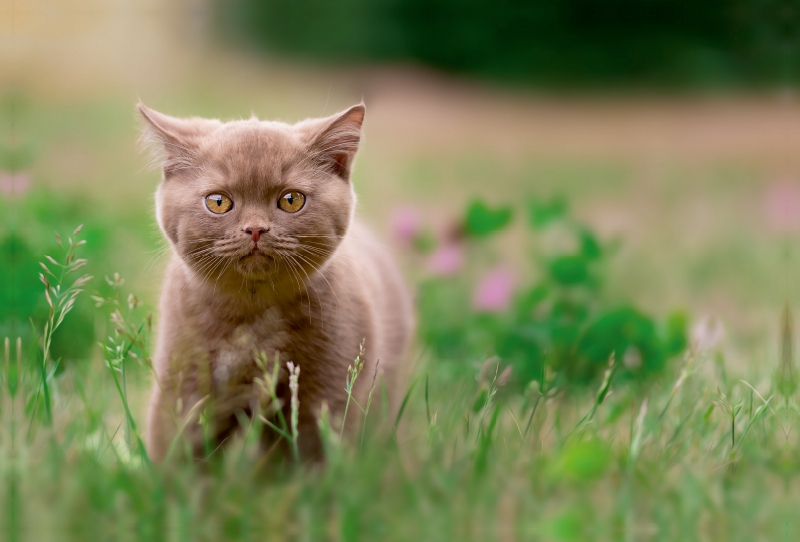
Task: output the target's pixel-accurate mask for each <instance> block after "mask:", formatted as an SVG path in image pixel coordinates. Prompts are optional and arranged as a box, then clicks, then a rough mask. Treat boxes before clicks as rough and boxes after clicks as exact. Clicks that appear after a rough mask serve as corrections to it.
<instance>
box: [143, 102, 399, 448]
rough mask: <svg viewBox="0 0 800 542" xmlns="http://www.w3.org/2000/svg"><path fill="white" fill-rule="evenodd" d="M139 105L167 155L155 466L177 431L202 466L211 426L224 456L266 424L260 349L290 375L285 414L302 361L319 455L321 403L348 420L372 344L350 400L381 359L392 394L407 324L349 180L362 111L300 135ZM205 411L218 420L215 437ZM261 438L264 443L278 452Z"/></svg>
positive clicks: (304, 395) (303, 418) (308, 427)
mask: <svg viewBox="0 0 800 542" xmlns="http://www.w3.org/2000/svg"><path fill="white" fill-rule="evenodd" d="M139 111H140V112H141V113H142V115H143V116H144V118H145V120H146V123H145V139H146V140H147V141H149V142H151V143H153V144H155V145H156V146H157V147H158V149H159V150H160V151H163V152H161V158H162V159H163V161H162V162H161V166H162V168H163V179H162V182H161V183H160V185H159V186H158V189H157V191H156V216H157V219H158V224H159V226H160V228H161V230H162V231H163V233H164V235H165V237H166V238H167V240H168V242H169V245H170V248H171V252H172V258H171V261H170V262H169V264H168V268H167V272H166V275H165V276H166V279H165V282H164V285H163V291H162V293H161V301H160V316H159V323H158V334H157V345H156V349H155V354H154V368H155V372H156V377H157V382H156V383H155V385H154V386H153V391H152V396H151V399H150V405H149V412H148V420H147V432H146V442H147V449H148V452H149V454H150V456H151V458H152V459H153V460H156V461H159V460H162V459H164V457H165V456H166V455H167V452H168V451H169V450H170V449H171V447H172V446H174V443H175V442H179V441H180V439H181V438H183V437H185V438H186V439H188V443H189V444H190V446H191V449H192V453H193V454H194V455H195V457H204V456H205V454H207V451H208V445H209V435H208V428H210V430H211V435H210V437H211V438H210V441H211V445H212V446H213V447H216V446H218V445H222V444H223V443H224V441H225V440H226V439H227V438H228V437H229V436H231V435H232V434H233V433H234V432H235V431H236V430H237V429H238V428H239V427H240V420H242V419H246V418H243V416H253V415H254V413H256V414H257V413H258V412H259V409H260V408H261V405H263V402H264V399H265V398H264V397H263V396H262V395H263V392H262V391H259V390H261V388H260V387H259V386H258V385H257V384H258V383H257V382H256V379H258V378H263V375H264V367H263V366H262V365H259V363H257V362H256V359H257V357H258V356H260V355H261V354H264V355H265V356H266V358H267V359H268V360H270V362H272V360H274V359H276V356H277V357H278V359H279V360H280V362H279V363H280V365H281V367H283V368H282V369H281V370H280V374H281V377H280V383H279V384H278V387H277V390H278V394H279V397H280V398H281V401H280V403H281V405H282V409H283V413H284V414H285V418H286V419H287V420H288V419H289V412H290V410H289V409H290V406H289V405H290V401H289V397H290V394H289V387H288V378H287V372H286V370H285V366H286V362H289V361H291V362H293V363H294V364H296V365H298V366H299V367H300V376H299V393H298V395H299V403H300V404H299V424H298V425H299V438H298V445H299V450H300V453H301V456H302V457H303V458H305V459H311V460H316V459H320V458H321V455H322V443H321V440H320V436H319V433H318V428H317V417H318V415H319V412H320V409H321V408H322V405H323V403H325V404H327V406H328V408H329V409H330V412H331V415H332V418H333V419H336V418H337V416H338V417H339V418H341V416H342V413H343V411H344V405H345V402H346V399H347V394H346V392H345V389H344V388H345V379H346V377H347V368H348V366H349V365H350V364H352V362H353V360H354V359H355V358H356V357H357V355H358V353H359V345H360V343H361V342H362V340H365V356H364V360H365V365H364V369H363V375H364V376H362V377H361V378H359V379H358V381H357V385H356V390H355V393H354V396H355V399H356V400H357V401H359V403H360V404H362V405H363V404H365V403H364V400H365V396H366V394H367V393H368V391H369V388H370V386H371V383H372V376H373V374H374V371H375V364H376V362H377V360H380V373H381V374H382V379H383V383H384V386H385V387H386V388H387V390H388V392H389V394H390V396H391V394H392V391H393V388H395V387H396V386H397V385H398V383H399V382H398V379H399V377H400V375H402V374H403V372H404V371H403V369H402V362H403V360H404V356H405V354H406V351H407V348H408V343H409V340H410V337H411V334H412V327H413V316H412V304H411V301H410V298H409V295H408V293H407V291H406V289H405V287H404V284H403V281H402V279H401V277H400V274H399V272H398V270H397V268H396V266H395V264H394V262H393V261H392V258H391V257H390V256H391V255H390V254H387V250H386V249H385V248H383V247H382V246H381V245H380V244H379V243H377V242H376V241H375V240H374V238H373V236H372V235H371V234H370V232H369V231H368V230H366V229H365V228H364V227H363V226H361V225H360V224H359V223H358V221H356V220H355V219H354V211H355V206H356V195H355V192H354V191H353V185H352V184H351V182H350V175H351V172H352V169H353V161H354V158H355V156H356V152H357V150H358V145H359V141H360V138H361V125H362V122H363V120H364V113H365V108H364V105H363V104H359V105H356V106H354V107H351V108H350V109H348V110H346V111H344V112H342V113H339V114H336V115H333V116H331V117H328V118H321V119H309V120H305V121H302V122H299V123H297V124H294V125H291V124H285V123H282V122H272V121H260V120H258V119H256V118H251V119H249V120H238V121H232V122H220V121H218V120H209V119H201V118H191V119H178V118H174V117H170V116H167V115H164V114H161V113H158V112H156V111H153V110H152V109H148V108H147V107H145V106H144V105H142V104H139ZM354 410H357V409H352V408H351V409H350V414H348V416H350V415H351V414H352V412H353V411H354ZM201 412H205V413H206V416H209V414H208V413H210V419H207V422H208V423H206V428H207V429H206V431H205V435H204V431H203V428H202V427H201V425H200V423H199V417H200V413H201ZM349 424H350V425H351V426H355V425H356V424H355V423H352V422H349ZM264 431H265V444H266V445H270V444H271V443H274V442H277V440H278V439H277V435H276V434H272V430H270V429H269V428H266V427H265V429H264ZM176 437H180V438H176ZM184 442H187V441H184Z"/></svg>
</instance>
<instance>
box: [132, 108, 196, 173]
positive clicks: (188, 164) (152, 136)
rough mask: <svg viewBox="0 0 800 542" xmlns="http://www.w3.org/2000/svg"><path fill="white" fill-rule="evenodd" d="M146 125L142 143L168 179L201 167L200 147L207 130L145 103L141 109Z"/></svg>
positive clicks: (193, 122) (193, 121) (144, 125)
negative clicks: (200, 140) (174, 174)
mask: <svg viewBox="0 0 800 542" xmlns="http://www.w3.org/2000/svg"><path fill="white" fill-rule="evenodd" d="M137 108H138V109H139V112H140V113H141V114H142V117H143V118H144V120H145V122H144V124H143V130H142V137H141V143H142V144H143V146H144V147H145V148H147V149H149V150H150V151H152V152H153V155H154V160H153V161H154V165H157V166H158V167H160V168H162V169H163V170H164V176H165V177H167V176H169V175H171V174H173V173H175V172H177V171H180V170H183V169H190V168H196V167H198V161H199V156H198V154H197V152H196V151H197V147H198V143H199V139H200V138H201V137H202V136H203V133H204V132H205V130H204V129H203V128H204V127H203V126H201V125H200V124H199V123H198V122H197V121H195V120H184V119H178V118H175V117H170V116H169V115H165V114H163V113H159V112H158V111H155V110H153V109H150V108H149V107H147V106H145V105H144V104H143V103H141V102H139V104H138V105H137Z"/></svg>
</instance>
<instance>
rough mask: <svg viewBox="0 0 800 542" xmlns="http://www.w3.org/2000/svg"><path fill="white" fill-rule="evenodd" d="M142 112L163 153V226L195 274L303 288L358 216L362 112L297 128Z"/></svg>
mask: <svg viewBox="0 0 800 542" xmlns="http://www.w3.org/2000/svg"><path fill="white" fill-rule="evenodd" d="M139 110H140V111H141V113H142V115H143V116H144V118H145V119H146V121H147V126H146V131H145V136H146V137H147V138H149V139H150V140H155V143H156V144H157V145H158V147H159V148H162V149H163V150H164V154H165V156H164V159H163V162H162V167H163V170H164V178H163V181H162V182H161V184H160V185H159V187H158V190H157V192H156V215H157V218H158V223H159V226H160V227H161V229H162V231H163V232H164V235H165V236H166V237H167V239H168V240H169V241H170V244H171V245H172V248H173V249H174V251H175V252H176V254H178V256H179V257H180V258H181V259H182V260H183V262H184V263H185V264H186V265H187V266H188V267H189V268H190V269H192V270H193V271H194V272H195V274H196V275H197V276H199V277H201V278H202V279H205V280H214V281H218V280H219V278H220V277H223V276H227V277H231V276H233V278H235V276H239V277H240V279H241V278H242V277H243V278H246V279H249V280H255V281H259V280H263V281H272V282H273V283H274V282H275V281H277V282H278V283H280V282H281V280H280V279H281V278H283V279H287V280H288V279H291V281H295V282H296V283H297V285H298V286H299V283H300V282H302V281H303V280H304V279H306V278H307V277H308V276H309V275H311V274H312V273H314V272H316V271H317V270H319V269H320V268H321V267H322V266H324V265H325V262H326V261H327V260H328V259H329V258H330V257H331V255H332V254H333V252H334V251H335V250H336V248H337V247H338V245H339V243H340V242H341V240H342V238H343V237H344V235H345V234H346V233H347V229H348V227H349V225H350V221H351V218H352V215H353V210H354V206H355V201H356V198H355V193H354V192H353V188H352V184H351V183H350V173H351V170H352V164H353V159H354V158H355V154H356V151H357V150H358V143H359V140H360V132H361V124H362V122H363V120H364V106H363V105H356V106H354V107H352V108H350V109H348V110H347V111H344V112H343V113H340V114H338V115H334V116H332V117H329V118H325V119H311V120H306V121H303V122H300V123H298V124H295V125H288V124H284V123H280V122H268V121H259V120H257V119H255V118H253V119H250V120H244V121H233V122H227V123H221V122H219V121H216V120H207V119H186V120H184V119H176V118H173V117H168V116H166V115H162V114H160V113H157V112H155V111H153V110H151V109H148V108H146V107H145V106H144V105H141V104H140V105H139ZM284 282H286V281H284Z"/></svg>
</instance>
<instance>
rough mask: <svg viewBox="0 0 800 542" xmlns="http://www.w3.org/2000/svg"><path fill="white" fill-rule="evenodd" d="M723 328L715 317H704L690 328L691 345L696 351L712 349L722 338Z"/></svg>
mask: <svg viewBox="0 0 800 542" xmlns="http://www.w3.org/2000/svg"><path fill="white" fill-rule="evenodd" d="M724 333H725V328H724V327H723V326H722V322H720V321H719V320H718V319H717V318H711V317H705V318H703V319H701V320H699V321H698V322H697V323H696V324H695V325H694V327H693V328H692V333H691V345H692V347H693V348H694V349H695V351H697V352H707V351H709V350H713V349H714V348H715V347H716V346H717V345H718V344H719V343H720V341H721V340H722V336H723V334H724Z"/></svg>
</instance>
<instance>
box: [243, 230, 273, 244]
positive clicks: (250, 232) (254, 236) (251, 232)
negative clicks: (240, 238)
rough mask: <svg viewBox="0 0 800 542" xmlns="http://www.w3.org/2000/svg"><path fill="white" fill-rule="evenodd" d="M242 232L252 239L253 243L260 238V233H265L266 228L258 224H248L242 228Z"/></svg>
mask: <svg viewBox="0 0 800 542" xmlns="http://www.w3.org/2000/svg"><path fill="white" fill-rule="evenodd" d="M244 232H245V233H246V234H247V235H249V236H250V238H251V239H253V242H254V243H258V240H259V239H261V234H262V233H267V228H260V227H258V226H248V227H246V228H244Z"/></svg>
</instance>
